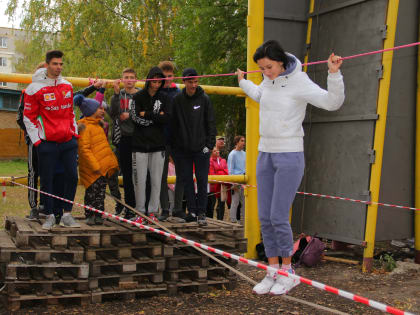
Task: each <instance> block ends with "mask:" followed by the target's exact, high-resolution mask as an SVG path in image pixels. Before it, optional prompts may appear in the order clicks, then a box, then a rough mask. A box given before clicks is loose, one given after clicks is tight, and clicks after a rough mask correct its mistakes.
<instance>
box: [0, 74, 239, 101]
mask: <svg viewBox="0 0 420 315" xmlns="http://www.w3.org/2000/svg"><path fill="white" fill-rule="evenodd" d="M66 80H68V81H69V82H70V83H71V84H73V85H74V86H80V87H85V86H89V79H87V78H75V77H66ZM105 80H106V81H109V82H110V83H109V84H111V82H113V81H114V80H109V79H105ZM0 82H13V83H23V84H29V83H31V82H32V74H21V73H0ZM110 86H111V85H110ZM121 86H122V85H121ZM136 86H137V87H139V88H143V87H144V82H137V83H136ZM177 86H178V87H179V88H180V89H182V88H184V85H183V84H177ZM200 86H201V87H202V88H203V89H204V91H205V92H206V93H207V94H217V95H234V96H242V97H244V96H245V93H244V91H242V89H241V88H239V87H231V86H213V85H200Z"/></svg>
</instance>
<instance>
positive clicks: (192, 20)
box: [174, 0, 247, 138]
mask: <svg viewBox="0 0 420 315" xmlns="http://www.w3.org/2000/svg"><path fill="white" fill-rule="evenodd" d="M177 3H178V7H182V6H184V9H182V10H180V11H179V12H178V14H177V15H176V19H175V24H176V26H177V27H176V28H175V29H174V32H175V35H174V37H175V41H174V46H175V51H176V54H175V62H176V63H177V66H178V69H180V70H181V69H183V68H184V67H187V66H193V67H195V68H196V69H197V71H198V72H199V73H202V74H211V73H230V72H234V71H235V70H236V68H241V69H245V68H246V36H247V33H246V31H247V29H246V16H247V1H246V0H186V1H185V0H177ZM200 82H201V83H202V84H211V85H223V86H237V84H238V83H237V79H236V77H235V76H230V77H216V78H206V79H202V80H201V81H200ZM211 98H212V101H213V103H214V107H215V111H216V118H217V122H218V124H217V127H218V128H217V129H218V131H219V134H221V133H223V131H224V132H225V133H226V136H227V137H228V138H233V136H234V135H237V134H244V132H245V107H244V99H243V98H238V97H234V96H212V97H211ZM228 123H229V126H230V128H226V127H227V124H228Z"/></svg>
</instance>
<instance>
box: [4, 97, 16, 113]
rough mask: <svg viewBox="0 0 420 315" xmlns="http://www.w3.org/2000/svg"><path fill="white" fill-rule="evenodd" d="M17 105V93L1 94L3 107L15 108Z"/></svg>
mask: <svg viewBox="0 0 420 315" xmlns="http://www.w3.org/2000/svg"><path fill="white" fill-rule="evenodd" d="M18 107H19V95H7V94H6V95H3V108H2V109H6V110H17V109H18Z"/></svg>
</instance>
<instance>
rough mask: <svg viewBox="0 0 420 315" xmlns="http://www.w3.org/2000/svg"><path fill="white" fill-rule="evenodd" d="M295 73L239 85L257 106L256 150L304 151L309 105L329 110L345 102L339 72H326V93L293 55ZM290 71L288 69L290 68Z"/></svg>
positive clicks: (244, 82)
mask: <svg viewBox="0 0 420 315" xmlns="http://www.w3.org/2000/svg"><path fill="white" fill-rule="evenodd" d="M288 56H289V58H294V60H295V63H294V62H292V65H293V64H295V68H294V70H292V71H291V72H290V73H289V71H288V70H289V69H286V73H288V74H285V75H280V76H278V77H277V78H275V79H274V80H270V79H269V78H267V77H265V76H264V80H263V81H262V82H261V84H260V85H258V86H257V85H255V84H254V83H253V82H251V81H249V80H245V79H244V80H241V81H240V83H239V86H240V87H241V88H242V89H243V90H244V92H245V93H246V94H247V95H248V96H249V97H250V98H252V99H253V100H255V101H256V102H258V103H260V142H259V145H258V150H259V151H261V152H269V153H282V152H303V136H304V132H303V128H302V122H303V120H304V118H305V113H306V105H307V104H308V103H310V104H312V105H314V106H316V107H319V108H323V109H326V110H329V111H333V110H337V109H339V108H340V107H341V105H342V104H343V102H344V82H343V76H342V75H341V72H340V71H338V72H336V73H328V79H327V85H328V91H326V90H324V89H321V88H320V87H319V86H318V85H317V84H315V83H314V82H312V81H311V79H309V77H308V75H307V74H306V73H305V72H303V71H302V64H301V63H300V61H299V60H298V59H297V58H296V57H295V56H293V55H291V54H288ZM289 68H290V67H289Z"/></svg>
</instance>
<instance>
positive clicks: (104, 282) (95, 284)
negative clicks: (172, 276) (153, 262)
mask: <svg viewBox="0 0 420 315" xmlns="http://www.w3.org/2000/svg"><path fill="white" fill-rule="evenodd" d="M162 282H163V272H161V271H160V272H156V271H143V272H134V273H130V274H119V273H118V272H115V271H114V272H108V273H107V274H102V275H99V276H97V277H95V278H94V277H90V278H89V288H90V289H91V290H95V289H98V288H104V287H119V288H120V289H133V288H137V287H138V286H139V285H141V284H148V283H162Z"/></svg>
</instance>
